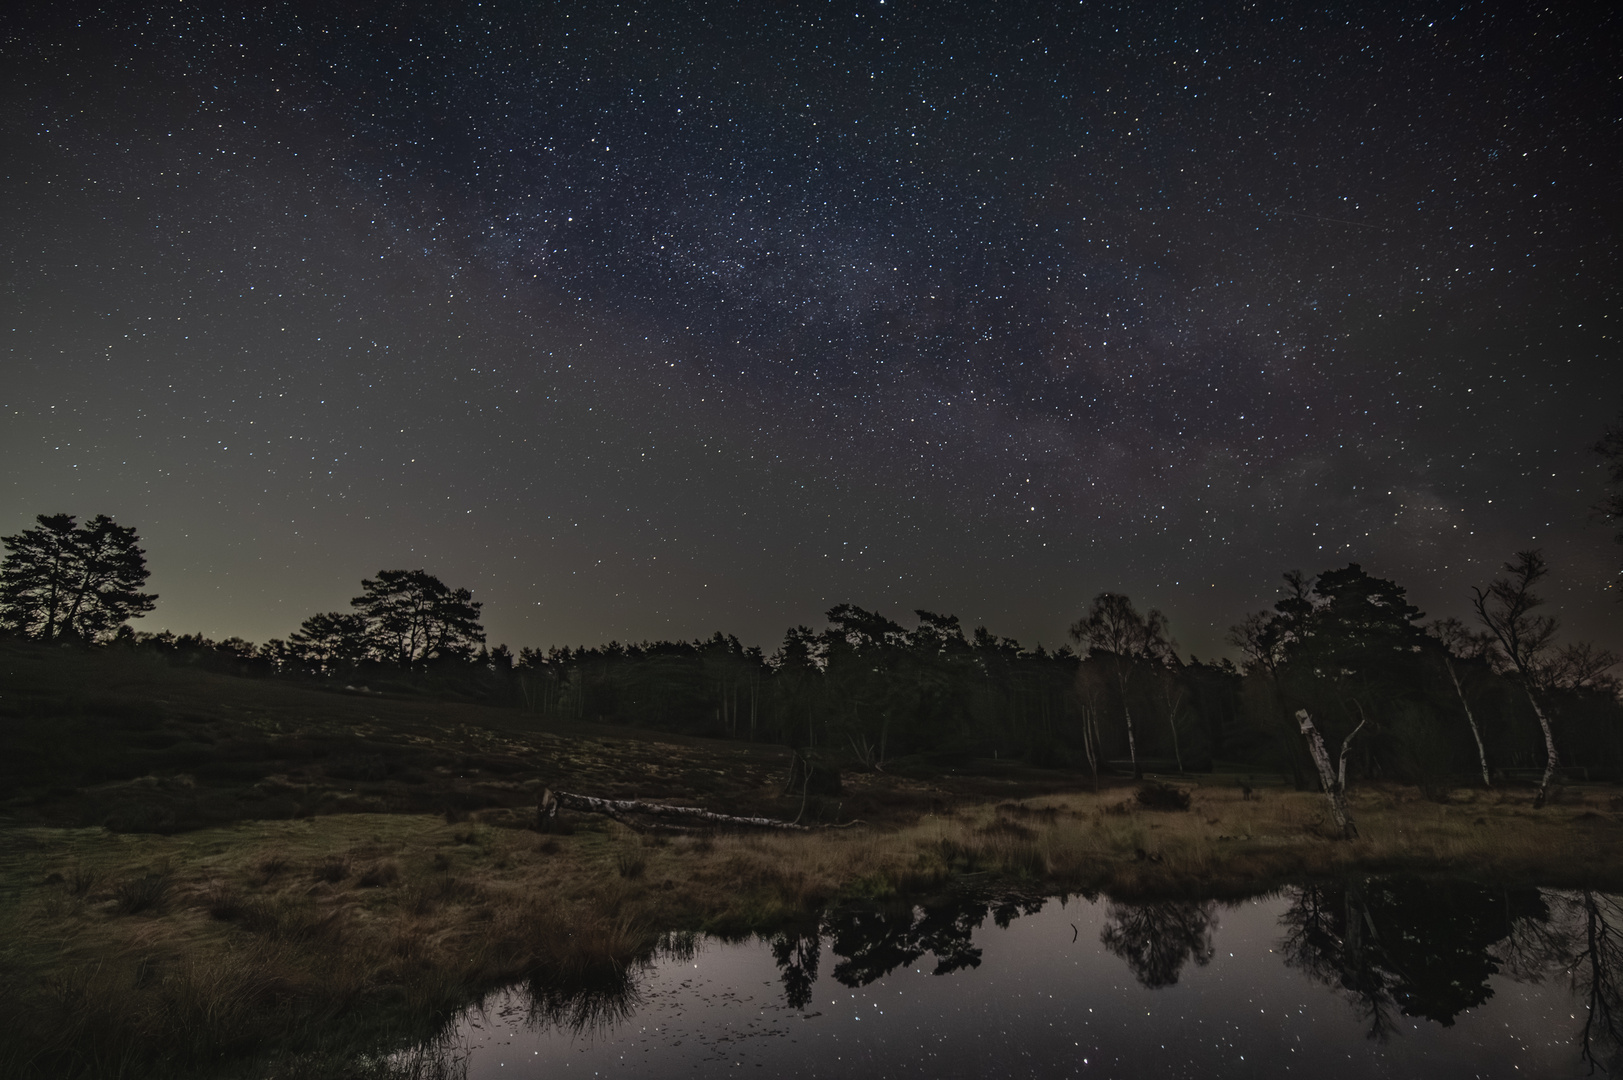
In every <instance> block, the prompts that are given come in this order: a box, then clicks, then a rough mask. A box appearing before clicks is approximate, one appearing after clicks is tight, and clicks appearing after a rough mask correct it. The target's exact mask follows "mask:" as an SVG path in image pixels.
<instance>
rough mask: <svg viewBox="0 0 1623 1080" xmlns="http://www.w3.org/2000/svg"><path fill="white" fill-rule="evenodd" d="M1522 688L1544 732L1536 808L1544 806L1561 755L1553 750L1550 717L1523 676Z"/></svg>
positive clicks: (1553, 735)
mask: <svg viewBox="0 0 1623 1080" xmlns="http://www.w3.org/2000/svg"><path fill="white" fill-rule="evenodd" d="M1522 689H1523V690H1524V691H1525V692H1526V693H1527V703H1528V704H1529V705H1531V706H1533V715H1534V716H1536V717H1538V726H1539V728H1540V730H1542V731H1543V732H1544V778H1543V779H1542V780H1540V781H1539V783H1538V794H1537V795H1535V796H1534V797H1533V809H1534V810H1538V809H1541V808H1542V807H1543V806H1544V800H1545V799H1547V798H1548V797H1549V794H1550V781H1551V780H1553V779H1554V778H1555V770H1556V769H1559V768H1560V767H1561V755H1560V754H1558V753H1556V752H1555V731H1554V729H1552V728H1551V727H1550V718H1549V716H1548V715H1547V714H1546V713H1545V712H1544V710H1543V709H1542V708H1541V707H1540V706H1539V703H1538V697H1537V696H1536V695H1535V694H1534V693H1533V688H1532V687H1531V686H1529V685H1527V680H1526V678H1525V677H1524V678H1523V680H1522Z"/></svg>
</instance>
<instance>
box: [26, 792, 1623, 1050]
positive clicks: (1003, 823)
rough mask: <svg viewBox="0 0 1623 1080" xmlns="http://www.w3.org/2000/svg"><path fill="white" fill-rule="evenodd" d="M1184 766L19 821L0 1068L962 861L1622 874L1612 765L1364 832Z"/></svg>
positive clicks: (236, 1036) (903, 889) (238, 1026)
mask: <svg viewBox="0 0 1623 1080" xmlns="http://www.w3.org/2000/svg"><path fill="white" fill-rule="evenodd" d="M1189 789H1190V793H1191V796H1192V799H1191V809H1190V810H1188V811H1184V812H1156V811H1149V810H1144V809H1142V808H1140V807H1139V806H1138V805H1137V804H1136V803H1134V802H1133V801H1132V800H1131V798H1130V792H1128V791H1126V790H1117V791H1115V792H1108V793H1105V794H1102V795H1094V794H1089V793H1073V794H1064V795H1053V796H1045V797H1042V798H1036V799H1028V800H1024V801H1020V802H1004V803H1002V804H998V805H994V804H991V803H987V804H982V805H960V806H958V807H957V808H956V809H955V810H953V811H952V812H949V813H940V814H930V815H925V816H923V817H921V818H918V819H917V820H915V821H914V822H913V823H911V824H903V825H898V826H895V827H892V828H868V829H863V828H858V829H850V830H831V831H826V832H819V833H813V834H810V835H805V834H788V833H785V834H777V833H774V834H750V835H718V836H714V837H678V838H675V839H673V840H671V841H669V842H663V841H662V840H655V839H650V838H639V837H637V836H635V835H634V834H631V833H630V832H628V831H627V830H626V829H624V828H623V827H622V826H620V825H618V824H614V823H611V822H607V821H601V820H592V819H581V820H579V821H577V822H576V823H575V828H574V829H573V831H572V833H571V834H570V835H550V836H546V837H537V836H536V835H535V834H534V833H531V832H526V831H522V830H518V829H506V828H492V827H490V826H489V825H486V824H483V823H479V822H472V823H466V822H459V823H456V824H448V823H447V822H446V821H445V820H444V818H443V816H439V815H435V816H429V815H370V814H360V815H348V816H345V815H335V816H328V817H321V818H314V819H307V820H300V821H286V822H259V823H252V824H243V825H238V826H233V827H228V828H221V829H213V830H204V831H199V832H195V833H189V834H184V835H180V836H167V837H166V836H155V835H145V836H131V835H118V834H113V833H108V832H106V831H104V830H100V829H84V830H52V829H44V828H31V829H14V830H11V831H9V832H4V833H0V897H3V898H4V899H3V901H0V986H3V987H4V989H0V1024H3V1025H4V1026H5V1029H6V1030H7V1031H8V1033H9V1037H8V1039H7V1040H5V1041H6V1044H7V1045H6V1048H5V1049H0V1074H4V1075H19V1076H29V1075H34V1076H73V1075H115V1074H116V1075H130V1076H138V1075H182V1074H186V1073H188V1072H190V1073H193V1074H207V1075H218V1074H219V1066H218V1063H219V1062H220V1061H221V1060H222V1059H225V1060H234V1061H238V1062H241V1063H242V1064H241V1070H242V1072H243V1073H244V1074H263V1073H265V1072H267V1071H275V1068H273V1066H272V1065H269V1064H267V1059H266V1058H265V1057H264V1056H263V1054H264V1052H265V1048H266V1047H271V1046H274V1047H278V1048H279V1051H278V1052H279V1053H283V1054H289V1053H291V1054H299V1055H306V1057H301V1058H299V1059H298V1060H299V1061H300V1062H301V1064H300V1066H299V1070H300V1071H301V1072H302V1073H303V1074H305V1075H320V1074H321V1068H320V1067H318V1064H312V1062H317V1063H319V1061H322V1060H338V1059H340V1058H345V1056H346V1055H348V1059H350V1060H353V1058H354V1055H356V1054H358V1053H360V1052H362V1051H364V1050H367V1049H370V1048H373V1047H376V1046H377V1045H378V1044H379V1042H380V1041H382V1042H387V1041H388V1040H390V1039H395V1040H404V1039H412V1038H422V1037H426V1036H428V1035H430V1034H431V1033H432V1032H433V1031H434V1030H435V1029H436V1027H437V1026H438V1025H439V1024H440V1023H441V1022H443V1021H444V1020H445V1019H446V1018H447V1017H449V1016H451V1015H453V1013H454V1012H455V1010H456V1009H458V1008H459V1007H461V1006H462V1005H463V1004H465V1003H466V1002H468V1001H469V1000H471V999H473V998H475V997H477V995H478V994H480V993H482V992H484V991H486V990H488V989H490V988H491V987H494V986H497V985H500V984H502V983H505V982H509V981H515V980H517V979H520V978H527V977H533V976H536V975H537V974H538V973H539V975H540V976H542V977H544V978H546V979H549V980H552V981H554V982H556V983H557V984H558V985H563V984H564V983H566V982H568V981H569V980H571V979H588V978H613V977H615V975H614V973H615V972H623V971H624V970H625V969H626V967H627V966H628V965H630V964H633V963H634V962H635V961H636V960H637V959H638V958H639V957H642V956H645V955H647V954H648V952H649V950H651V949H652V948H653V947H654V944H655V942H656V941H657V940H658V939H659V936H660V934H661V933H663V932H666V931H670V930H712V931H718V932H740V931H745V930H751V929H764V928H767V927H771V926H774V925H780V924H783V923H785V922H788V921H790V920H793V919H794V918H795V917H797V916H803V915H804V914H805V913H806V912H807V911H808V910H809V909H813V908H816V907H818V906H819V905H822V904H824V903H827V902H829V901H831V900H834V899H837V898H840V897H851V896H870V897H877V896H886V895H892V894H895V893H899V892H900V893H908V892H922V891H928V890H931V889H935V888H939V887H942V886H943V885H945V884H946V883H947V882H948V881H949V879H951V878H953V877H955V876H958V875H966V874H977V875H998V876H1005V877H1012V878H1021V879H1025V880H1027V881H1029V882H1031V883H1033V884H1035V885H1038V886H1041V887H1049V888H1055V889H1062V888H1063V889H1102V890H1106V891H1109V892H1111V893H1113V894H1114V895H1117V896H1131V895H1150V894H1162V895H1166V894H1173V893H1184V894H1188V893H1201V894H1205V895H1222V894H1225V893H1238V892H1245V891H1254V890H1255V889H1257V888H1259V887H1267V886H1269V885H1272V884H1277V883H1280V882H1283V881H1286V880H1290V879H1293V878H1295V879H1300V878H1303V877H1307V876H1320V875H1331V874H1338V873H1347V872H1354V871H1357V872H1382V871H1411V872H1412V871H1415V870H1423V871H1428V872H1430V871H1438V870H1442V869H1452V870H1454V871H1456V872H1460V873H1463V874H1466V875H1471V876H1477V877H1480V878H1484V879H1491V880H1496V881H1506V880H1519V881H1539V882H1541V883H1546V884H1572V883H1584V884H1592V885H1598V886H1602V887H1614V888H1615V887H1617V886H1618V884H1619V882H1620V879H1623V865H1620V861H1619V860H1618V859H1617V857H1616V853H1617V852H1618V851H1619V850H1620V841H1623V822H1620V814H1619V812H1618V811H1617V810H1616V809H1614V808H1613V807H1612V803H1611V800H1612V798H1613V796H1612V794H1611V793H1610V792H1603V791H1600V790H1598V789H1597V790H1596V791H1594V792H1591V793H1589V794H1584V793H1578V794H1576V795H1570V794H1569V796H1568V797H1567V798H1566V799H1565V800H1563V802H1562V803H1561V804H1560V805H1558V806H1553V807H1549V808H1547V809H1545V810H1543V811H1539V812H1534V811H1532V810H1531V808H1530V806H1529V804H1528V799H1527V797H1526V796H1525V795H1504V794H1498V793H1480V792H1475V793H1472V792H1466V793H1460V794H1457V795H1456V796H1455V797H1454V799H1453V801H1451V802H1450V803H1448V804H1446V805H1440V804H1438V803H1435V802H1428V801H1425V800H1423V799H1421V798H1420V797H1419V796H1418V795H1417V794H1415V793H1413V792H1409V791H1404V790H1399V789H1381V790H1367V791H1362V792H1357V793H1355V794H1354V796H1353V810H1354V812H1355V814H1356V815H1357V817H1358V823H1359V828H1360V830H1361V835H1362V838H1361V839H1359V840H1357V841H1353V842H1351V843H1345V842H1340V841H1334V840H1330V839H1327V838H1326V835H1325V829H1324V818H1325V815H1324V812H1323V806H1322V801H1321V800H1320V799H1319V798H1318V797H1316V796H1311V795H1305V794H1298V793H1278V792H1270V793H1268V794H1266V795H1264V796H1262V797H1260V798H1246V797H1244V796H1243V795H1242V793H1241V792H1240V791H1238V790H1236V789H1233V788H1226V787H1195V786H1192V785H1191V786H1190V788H1189ZM311 1054H315V1055H316V1056H315V1057H313V1058H312V1057H309V1056H308V1055H311ZM322 1055H326V1056H325V1057H322ZM278 1060H282V1061H283V1062H284V1066H281V1067H280V1068H282V1070H283V1071H285V1061H286V1060H287V1059H286V1058H282V1059H278Z"/></svg>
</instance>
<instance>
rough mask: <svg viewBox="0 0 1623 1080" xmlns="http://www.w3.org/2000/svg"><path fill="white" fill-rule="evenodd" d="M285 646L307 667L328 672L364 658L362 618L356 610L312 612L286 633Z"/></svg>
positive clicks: (351, 665)
mask: <svg viewBox="0 0 1623 1080" xmlns="http://www.w3.org/2000/svg"><path fill="white" fill-rule="evenodd" d="M288 646H289V650H290V651H291V653H292V654H293V656H294V658H295V659H296V660H297V661H298V663H300V664H301V665H303V666H304V667H305V668H306V669H307V670H308V671H310V672H312V673H314V674H318V675H332V674H335V673H336V672H338V671H339V670H341V669H343V668H346V667H353V666H354V665H356V664H358V663H360V662H361V661H362V660H364V659H365V658H366V648H367V641H366V618H365V616H363V615H360V614H359V613H356V612H344V611H327V612H323V613H322V614H320V615H312V616H310V617H309V618H308V619H306V620H304V622H302V623H300V624H299V628H298V629H297V630H295V631H293V633H291V634H289V635H288Z"/></svg>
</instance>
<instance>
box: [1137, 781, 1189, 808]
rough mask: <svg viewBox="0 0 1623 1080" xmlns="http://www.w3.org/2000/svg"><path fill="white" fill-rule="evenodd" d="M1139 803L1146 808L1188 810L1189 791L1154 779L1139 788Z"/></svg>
mask: <svg viewBox="0 0 1623 1080" xmlns="http://www.w3.org/2000/svg"><path fill="white" fill-rule="evenodd" d="M1137 797H1138V805H1139V806H1142V807H1143V808H1144V809H1146V810H1187V809H1189V792H1187V791H1184V790H1183V789H1182V788H1175V787H1173V786H1172V785H1171V784H1163V783H1161V782H1160V781H1158V780H1152V781H1150V782H1149V783H1147V784H1144V785H1143V786H1141V787H1140V788H1139V789H1138V796H1137Z"/></svg>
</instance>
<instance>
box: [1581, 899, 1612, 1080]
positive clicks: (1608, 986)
mask: <svg viewBox="0 0 1623 1080" xmlns="http://www.w3.org/2000/svg"><path fill="white" fill-rule="evenodd" d="M1576 899H1577V902H1578V906H1580V907H1581V908H1582V912H1583V930H1584V932H1583V938H1582V940H1581V942H1580V946H1581V947H1580V950H1579V952H1578V955H1577V956H1576V958H1575V959H1574V961H1573V964H1572V982H1573V986H1574V987H1575V988H1576V989H1577V990H1578V992H1579V993H1581V994H1583V995H1584V998H1585V1003H1586V1004H1587V1005H1588V1007H1589V1015H1588V1016H1587V1017H1586V1018H1585V1020H1584V1028H1583V1032H1582V1033H1581V1035H1580V1036H1579V1037H1580V1039H1581V1041H1582V1043H1583V1056H1584V1060H1585V1061H1587V1062H1589V1064H1590V1067H1591V1068H1593V1067H1595V1066H1597V1065H1598V1066H1599V1067H1601V1068H1603V1069H1605V1070H1606V1072H1607V1073H1608V1074H1610V1075H1613V1076H1617V1075H1620V1074H1623V937H1620V935H1623V902H1620V901H1619V899H1618V898H1617V897H1615V896H1603V895H1601V894H1600V893H1595V892H1589V891H1585V892H1582V893H1579V894H1578V896H1577V898H1576Z"/></svg>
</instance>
